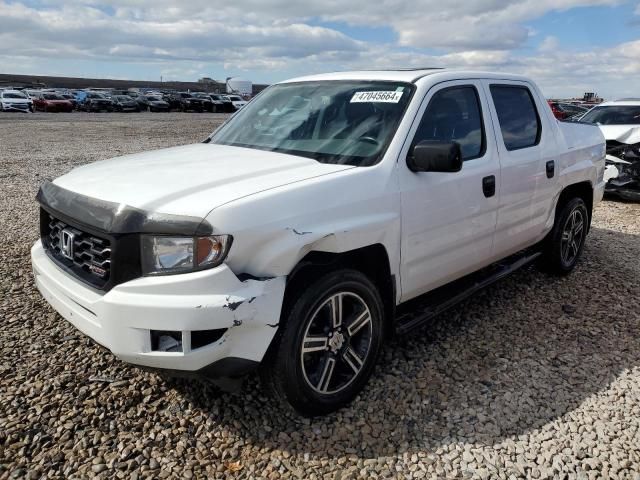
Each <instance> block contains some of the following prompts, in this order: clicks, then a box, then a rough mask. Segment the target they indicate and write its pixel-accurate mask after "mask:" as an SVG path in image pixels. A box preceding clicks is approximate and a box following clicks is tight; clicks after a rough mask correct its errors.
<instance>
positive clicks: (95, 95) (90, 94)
mask: <svg viewBox="0 0 640 480" xmlns="http://www.w3.org/2000/svg"><path fill="white" fill-rule="evenodd" d="M87 97H89V98H106V97H105V96H104V95H102V94H101V93H88V94H87Z"/></svg>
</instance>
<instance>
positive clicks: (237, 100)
mask: <svg viewBox="0 0 640 480" xmlns="http://www.w3.org/2000/svg"><path fill="white" fill-rule="evenodd" d="M229 98H230V99H231V100H233V101H234V102H241V101H242V98H241V97H238V96H237V95H229Z"/></svg>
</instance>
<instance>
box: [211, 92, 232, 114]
mask: <svg viewBox="0 0 640 480" xmlns="http://www.w3.org/2000/svg"><path fill="white" fill-rule="evenodd" d="M209 97H211V100H213V102H214V103H215V105H216V112H224V113H232V112H235V111H236V107H234V106H233V103H232V102H231V100H230V99H229V97H227V96H226V95H220V94H219V93H212V94H211V95H209Z"/></svg>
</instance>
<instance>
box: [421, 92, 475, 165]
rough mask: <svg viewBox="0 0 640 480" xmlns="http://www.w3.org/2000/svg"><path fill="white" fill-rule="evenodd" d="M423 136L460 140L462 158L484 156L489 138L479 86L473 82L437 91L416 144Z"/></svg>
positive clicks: (425, 113) (428, 107)
mask: <svg viewBox="0 0 640 480" xmlns="http://www.w3.org/2000/svg"><path fill="white" fill-rule="evenodd" d="M423 140H435V141H440V142H458V143H459V144H460V150H461V152H462V160H471V159H473V158H478V157H481V156H482V155H483V154H484V152H485V149H486V141H485V133H484V125H483V122H482V110H481V109H480V100H479V98H478V92H477V90H476V88H475V87H473V86H470V85H469V86H461V87H450V88H445V89H442V90H440V91H438V92H436V94H435V95H434V96H433V97H432V98H431V100H430V101H429V105H427V109H426V110H425V112H424V115H423V117H422V121H421V122H420V126H419V127H418V131H417V132H416V135H415V137H414V139H413V145H416V144H417V143H419V142H421V141H423Z"/></svg>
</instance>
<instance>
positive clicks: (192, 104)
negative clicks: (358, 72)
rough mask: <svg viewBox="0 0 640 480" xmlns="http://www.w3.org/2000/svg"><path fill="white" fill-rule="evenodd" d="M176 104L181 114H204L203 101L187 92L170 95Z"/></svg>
mask: <svg viewBox="0 0 640 480" xmlns="http://www.w3.org/2000/svg"><path fill="white" fill-rule="evenodd" d="M172 96H173V98H174V99H175V100H176V102H177V104H178V109H179V110H182V111H183V112H204V111H205V101H204V99H202V98H196V97H194V96H193V95H191V93H188V92H178V93H175V94H173V95H172Z"/></svg>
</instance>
